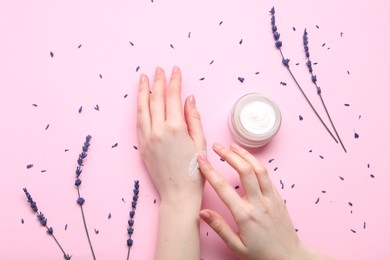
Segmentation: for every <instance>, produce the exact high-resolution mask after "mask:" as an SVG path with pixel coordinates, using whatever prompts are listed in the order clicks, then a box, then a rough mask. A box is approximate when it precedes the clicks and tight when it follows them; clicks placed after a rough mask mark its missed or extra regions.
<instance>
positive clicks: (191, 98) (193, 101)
mask: <svg viewBox="0 0 390 260" xmlns="http://www.w3.org/2000/svg"><path fill="white" fill-rule="evenodd" d="M188 101H190V104H191V105H192V106H194V107H195V106H196V101H195V97H194V95H191V96H190V97H189V100H188Z"/></svg>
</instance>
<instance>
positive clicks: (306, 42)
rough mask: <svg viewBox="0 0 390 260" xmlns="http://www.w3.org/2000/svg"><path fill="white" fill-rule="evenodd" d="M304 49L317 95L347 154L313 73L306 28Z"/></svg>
mask: <svg viewBox="0 0 390 260" xmlns="http://www.w3.org/2000/svg"><path fill="white" fill-rule="evenodd" d="M303 47H304V49H305V55H306V59H307V61H306V66H307V68H308V69H309V73H310V75H311V81H312V82H313V84H314V85H315V86H316V89H317V94H318V96H319V97H320V99H321V103H322V106H323V107H324V109H325V112H326V115H327V116H328V118H329V121H330V123H331V125H332V128H333V130H334V132H335V133H336V136H337V139H338V140H339V142H340V144H341V147H342V148H343V150H344V152H347V150H346V149H345V146H344V144H343V141H341V138H340V136H339V134H338V132H337V130H336V127H335V125H334V124H333V120H332V118H331V117H330V114H329V111H328V109H327V107H326V105H325V102H324V99H323V97H322V94H321V93H322V92H321V88H320V87H319V86H318V85H317V75H314V73H313V66H312V63H311V60H310V52H309V38H308V37H307V30H306V28H305V31H304V32H303Z"/></svg>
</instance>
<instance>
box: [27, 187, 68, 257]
mask: <svg viewBox="0 0 390 260" xmlns="http://www.w3.org/2000/svg"><path fill="white" fill-rule="evenodd" d="M23 191H24V194H25V195H26V198H27V202H28V203H29V204H30V207H31V209H32V210H33V211H34V213H35V214H36V215H37V218H38V220H39V223H41V225H42V226H44V227H45V228H46V233H47V234H49V235H50V236H51V237H52V238H53V239H54V241H55V242H56V244H57V245H58V247H59V248H60V249H61V251H62V254H63V256H64V259H66V260H70V258H71V257H72V256H70V255H69V254H67V253H65V251H64V249H63V248H62V246H61V244H60V243H59V242H58V240H57V238H56V237H55V236H54V230H53V228H52V227H49V226H48V225H47V218H46V217H45V215H43V213H42V212H41V211H39V212H38V206H37V203H36V202H35V201H34V200H33V198H32V196H31V194H30V193H29V192H28V190H27V188H23Z"/></svg>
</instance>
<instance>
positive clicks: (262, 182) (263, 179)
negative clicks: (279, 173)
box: [231, 144, 274, 196]
mask: <svg viewBox="0 0 390 260" xmlns="http://www.w3.org/2000/svg"><path fill="white" fill-rule="evenodd" d="M231 149H232V150H233V151H234V152H235V153H236V154H237V155H239V156H240V157H241V158H242V159H243V160H245V161H246V162H248V163H249V164H250V165H251V167H252V168H253V169H254V171H255V175H256V179H257V183H258V185H259V186H260V188H261V192H262V193H263V195H265V196H269V195H270V194H273V193H274V192H273V187H272V186H273V184H272V181H271V179H270V177H269V175H268V172H267V169H266V168H265V167H264V166H263V165H261V164H260V163H259V161H258V160H257V159H256V157H254V156H253V155H252V154H251V153H250V152H248V151H247V150H245V149H244V148H242V147H240V146H238V145H236V144H232V145H231Z"/></svg>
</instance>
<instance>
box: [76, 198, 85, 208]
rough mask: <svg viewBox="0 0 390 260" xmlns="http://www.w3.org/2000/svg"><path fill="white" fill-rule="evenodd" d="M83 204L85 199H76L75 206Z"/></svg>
mask: <svg viewBox="0 0 390 260" xmlns="http://www.w3.org/2000/svg"><path fill="white" fill-rule="evenodd" d="M84 202H85V199H84V198H82V197H79V198H78V199H77V204H79V205H80V206H81V205H83V204H84Z"/></svg>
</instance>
